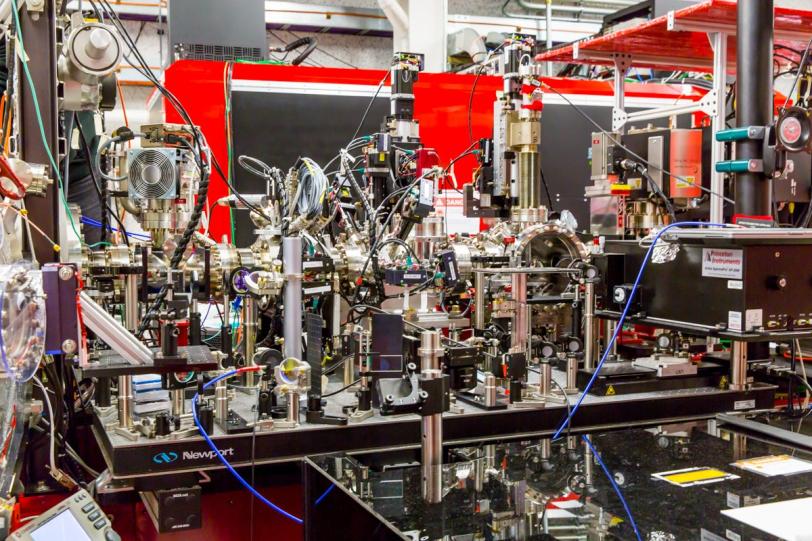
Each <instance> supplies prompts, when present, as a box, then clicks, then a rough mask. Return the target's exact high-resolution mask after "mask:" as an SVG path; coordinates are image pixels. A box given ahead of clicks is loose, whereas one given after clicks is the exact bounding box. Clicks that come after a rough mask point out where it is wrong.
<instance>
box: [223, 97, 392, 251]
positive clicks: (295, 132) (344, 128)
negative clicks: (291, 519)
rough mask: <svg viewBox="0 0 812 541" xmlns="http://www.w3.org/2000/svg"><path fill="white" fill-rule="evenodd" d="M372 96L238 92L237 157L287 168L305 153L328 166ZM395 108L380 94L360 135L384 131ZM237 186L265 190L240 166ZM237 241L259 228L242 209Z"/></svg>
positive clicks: (247, 238) (244, 190)
mask: <svg viewBox="0 0 812 541" xmlns="http://www.w3.org/2000/svg"><path fill="white" fill-rule="evenodd" d="M369 100H370V98H369V97H368V96H323V95H317V94H301V93H300V94H277V93H271V92H241V91H235V92H234V93H233V97H232V117H233V124H234V160H235V162H236V159H237V157H238V156H240V155H243V154H245V155H248V156H253V157H255V158H258V159H260V160H262V161H264V162H265V163H267V164H269V165H271V166H275V167H279V168H280V169H282V170H283V171H287V169H288V168H290V167H291V166H292V165H293V164H294V163H295V162H296V159H297V158H299V157H300V156H307V157H309V158H312V159H313V160H315V161H316V163H318V164H320V165H325V164H326V163H327V162H328V161H330V159H332V158H333V157H334V156H335V155H336V153H337V152H338V150H339V149H340V148H341V147H343V146H346V144H347V143H348V142H349V140H350V137H352V134H353V132H354V131H355V129H356V128H357V127H358V122H359V121H360V120H361V116H362V115H363V113H364V110H365V109H366V107H367V104H369ZM388 112H389V98H388V97H379V98H376V99H375V103H374V104H373V105H372V107H371V108H370V111H369V114H368V115H367V118H366V120H365V121H364V125H363V126H362V127H361V130H360V131H359V134H369V133H373V132H376V131H378V130H379V129H380V125H381V120H382V119H383V117H384V116H386V114H387V113H388ZM234 174H235V183H234V186H235V187H236V188H237V189H238V190H240V192H242V193H265V186H264V183H263V181H262V180H261V179H259V178H257V177H255V176H253V175H251V174H249V173H247V172H245V171H244V170H243V169H242V168H241V167H240V166H239V165H237V164H236V163H235V164H234ZM235 214H236V217H237V218H236V220H237V245H238V246H248V245H249V244H251V243H252V242H253V241H254V235H253V231H254V227H253V224H252V223H251V220H250V219H249V218H248V214H247V213H246V212H245V211H237V212H236V213H235Z"/></svg>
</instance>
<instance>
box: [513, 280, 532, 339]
mask: <svg viewBox="0 0 812 541" xmlns="http://www.w3.org/2000/svg"><path fill="white" fill-rule="evenodd" d="M511 286H512V289H513V291H512V293H511V295H512V296H513V301H514V303H515V307H514V310H513V329H512V330H511V333H510V348H511V351H513V352H521V351H527V337H528V331H529V329H528V326H529V320H528V318H527V275H526V274H519V273H517V274H513V275H511Z"/></svg>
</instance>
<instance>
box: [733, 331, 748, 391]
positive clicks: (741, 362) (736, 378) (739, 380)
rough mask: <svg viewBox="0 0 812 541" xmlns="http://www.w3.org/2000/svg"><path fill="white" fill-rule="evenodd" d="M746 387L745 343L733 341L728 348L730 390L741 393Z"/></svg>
mask: <svg viewBox="0 0 812 541" xmlns="http://www.w3.org/2000/svg"><path fill="white" fill-rule="evenodd" d="M746 387H747V343H746V342H739V341H734V342H733V345H732V347H731V348H730V388H731V389H732V390H734V391H743V390H744V389H745V388H746Z"/></svg>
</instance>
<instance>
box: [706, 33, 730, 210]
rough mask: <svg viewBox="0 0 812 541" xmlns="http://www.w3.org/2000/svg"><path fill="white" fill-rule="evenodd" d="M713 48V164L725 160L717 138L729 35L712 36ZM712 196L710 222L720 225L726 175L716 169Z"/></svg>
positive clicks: (723, 112) (721, 126) (721, 127)
mask: <svg viewBox="0 0 812 541" xmlns="http://www.w3.org/2000/svg"><path fill="white" fill-rule="evenodd" d="M710 39H711V45H712V46H713V91H714V92H716V96H715V103H716V114H715V115H713V116H712V117H711V133H713V134H714V140H713V141H711V163H713V164H715V163H717V162H720V161H723V160H724V159H725V158H724V157H725V143H724V142H722V141H716V140H715V136H716V133H718V132H719V131H721V130H724V129H725V121H726V117H727V107H726V106H725V89H726V88H727V34H726V33H724V32H714V33H712V34H710ZM710 175H711V186H710V189H711V194H710V221H711V222H712V223H715V224H720V223H722V222H724V220H725V213H724V206H725V202H724V199H723V196H724V191H725V174H724V173H717V172H716V168H715V167H714V168H712V169H711V173H710Z"/></svg>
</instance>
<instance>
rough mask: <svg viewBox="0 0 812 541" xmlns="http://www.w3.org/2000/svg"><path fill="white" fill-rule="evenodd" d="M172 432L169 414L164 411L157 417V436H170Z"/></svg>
mask: <svg viewBox="0 0 812 541" xmlns="http://www.w3.org/2000/svg"><path fill="white" fill-rule="evenodd" d="M170 432H172V428H171V426H170V423H169V414H168V413H166V412H165V411H162V412H161V413H159V414H158V415H156V416H155V435H156V436H168V435H169V434H170Z"/></svg>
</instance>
